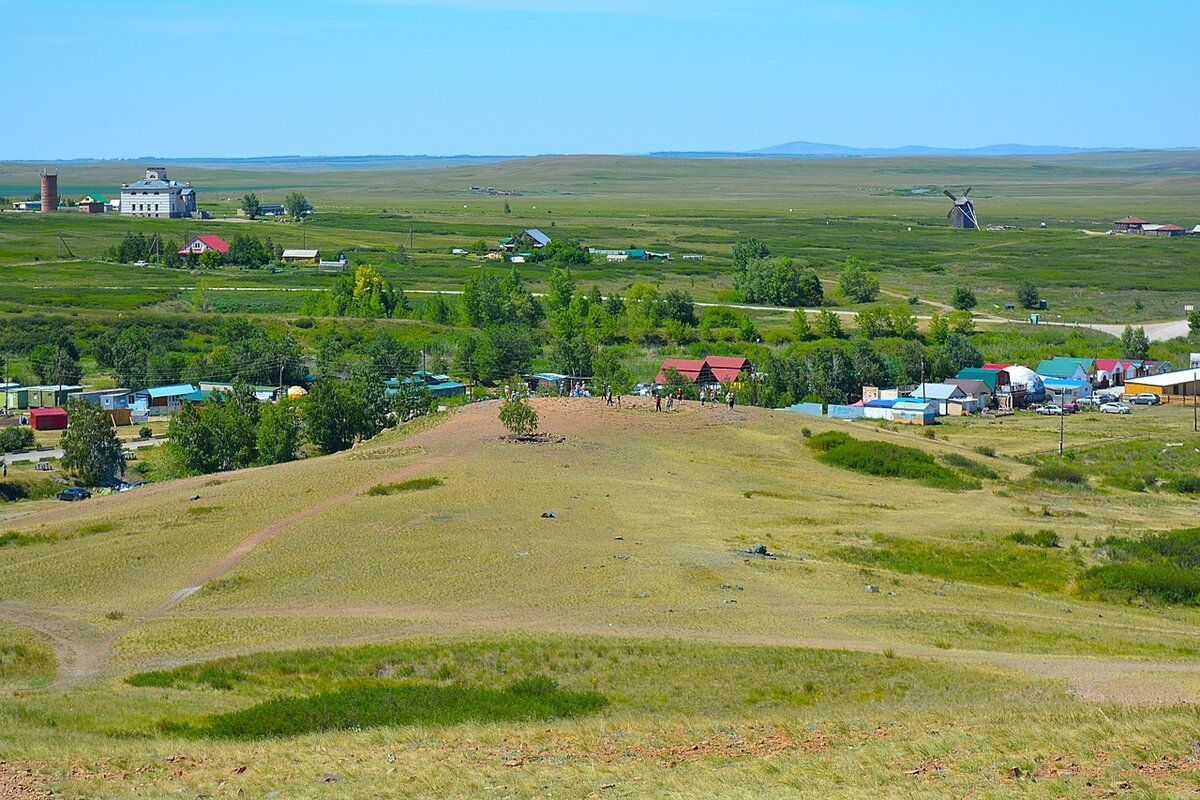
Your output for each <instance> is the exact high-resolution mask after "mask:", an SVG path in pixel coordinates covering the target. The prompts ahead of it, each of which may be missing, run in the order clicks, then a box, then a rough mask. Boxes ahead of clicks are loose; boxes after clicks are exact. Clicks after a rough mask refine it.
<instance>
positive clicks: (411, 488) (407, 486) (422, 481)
mask: <svg viewBox="0 0 1200 800" xmlns="http://www.w3.org/2000/svg"><path fill="white" fill-rule="evenodd" d="M441 485H442V479H441V478H413V479H412V480H408V481H402V482H400V483H381V484H379V485H378V486H372V487H371V488H370V489H367V494H368V495H370V496H371V497H385V496H387V495H389V494H398V493H400V492H418V491H420V490H422V489H432V488H433V487H435V486H441Z"/></svg>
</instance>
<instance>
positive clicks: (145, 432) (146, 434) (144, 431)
mask: <svg viewBox="0 0 1200 800" xmlns="http://www.w3.org/2000/svg"><path fill="white" fill-rule="evenodd" d="M138 436H140V437H142V438H143V439H149V438H151V437H152V436H154V430H153V429H152V428H150V427H149V426H148V425H143V426H142V427H140V428H138Z"/></svg>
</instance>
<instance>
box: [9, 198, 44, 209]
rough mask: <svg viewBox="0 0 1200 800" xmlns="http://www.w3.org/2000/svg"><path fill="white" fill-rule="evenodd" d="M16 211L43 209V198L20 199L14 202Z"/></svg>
mask: <svg viewBox="0 0 1200 800" xmlns="http://www.w3.org/2000/svg"><path fill="white" fill-rule="evenodd" d="M13 210H14V211H41V210H42V201H41V200H18V201H16V202H15V203H13Z"/></svg>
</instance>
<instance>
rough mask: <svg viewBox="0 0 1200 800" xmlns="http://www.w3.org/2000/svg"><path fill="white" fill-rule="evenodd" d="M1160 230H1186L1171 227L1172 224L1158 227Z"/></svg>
mask: <svg viewBox="0 0 1200 800" xmlns="http://www.w3.org/2000/svg"><path fill="white" fill-rule="evenodd" d="M1158 229H1159V230H1160V231H1181V230H1184V229H1183V228H1181V227H1179V226H1178V225H1171V224H1167V225H1159V226H1158Z"/></svg>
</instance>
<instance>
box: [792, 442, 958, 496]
mask: <svg viewBox="0 0 1200 800" xmlns="http://www.w3.org/2000/svg"><path fill="white" fill-rule="evenodd" d="M808 445H809V447H811V448H813V449H814V450H816V451H817V453H818V455H817V459H818V460H819V461H821V462H823V463H825V464H829V465H830V466H834V467H841V468H842V469H849V470H853V471H854V472H862V473H865V474H867V475H877V476H879V477H881V478H907V479H909V480H915V481H920V482H921V483H923V484H925V485H926V486H933V487H935V488H938V489H978V488H980V484H979V482H978V481H968V480H966V479H964V478H962V477H961V476H959V475H958V474H957V473H955V472H953V471H951V470H949V469H946V468H945V467H943V466H942V465H941V464H938V463H937V462H936V461H934V460H933V456H931V455H929V454H928V453H926V452H924V451H922V450H917V449H916V448H914V447H904V446H902V445H898V444H892V443H891V442H864V441H860V440H858V439H855V438H853V437H851V436H849V435H847V434H845V433H842V432H840V431H827V432H826V433H822V434H819V435H817V436H814V437H812V438H811V439H809V440H808Z"/></svg>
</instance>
